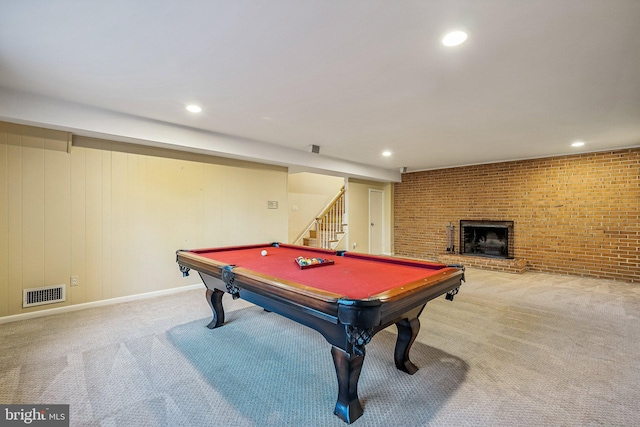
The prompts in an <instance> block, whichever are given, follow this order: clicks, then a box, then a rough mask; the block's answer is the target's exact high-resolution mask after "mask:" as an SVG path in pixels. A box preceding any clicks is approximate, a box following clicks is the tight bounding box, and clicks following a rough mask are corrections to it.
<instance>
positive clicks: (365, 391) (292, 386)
mask: <svg viewBox="0 0 640 427" xmlns="http://www.w3.org/2000/svg"><path fill="white" fill-rule="evenodd" d="M466 276H467V282H466V283H464V284H463V286H462V287H461V289H460V293H459V294H458V295H457V296H456V298H455V300H454V301H453V302H450V301H446V300H445V299H444V298H438V299H437V300H434V301H432V302H430V303H429V304H427V307H426V309H425V311H424V312H423V314H422V315H421V317H420V321H421V324H422V327H421V330H420V334H419V335H418V338H417V340H416V342H415V344H414V345H413V347H412V350H411V359H412V361H413V362H414V363H415V364H416V365H417V366H418V367H419V368H420V369H419V371H418V372H417V373H416V374H415V375H407V374H405V373H403V372H400V371H398V370H397V369H396V368H395V366H394V363H393V349H394V345H395V337H396V330H395V328H394V327H390V328H388V329H387V330H385V331H382V332H380V333H378V334H377V335H376V336H375V337H374V338H373V340H372V341H371V343H370V344H369V345H367V354H366V357H365V361H364V367H363V369H362V375H361V378H360V382H359V387H358V390H359V395H360V399H361V401H362V403H363V406H364V408H365V411H364V415H363V416H362V417H361V418H360V419H359V420H357V421H356V422H355V423H354V425H356V426H431V425H433V426H513V425H519V426H600V425H604V426H638V425H640V410H639V409H638V408H639V407H640V406H639V405H638V402H640V286H638V285H633V284H627V283H621V282H614V281H607V280H599V279H585V278H577V277H571V276H557V275H549V274H539V273H525V274H523V275H513V274H506V273H496V272H488V271H481V270H476V269H467V274H466ZM224 304H225V310H226V324H225V325H224V327H222V328H218V329H216V330H209V329H207V328H206V327H205V325H206V324H207V323H208V322H209V320H210V317H211V312H210V309H209V306H208V305H207V303H206V301H205V298H204V288H203V290H202V291H185V292H181V293H178V294H173V295H168V296H162V297H156V298H150V299H146V300H138V301H133V302H128V303H122V304H117V305H111V306H106V307H99V308H92V309H87V310H82V311H77V312H71V313H66V314H58V315H52V316H47V317H41V318H36V319H30V320H24V321H19V322H13V323H7V324H2V325H0V343H1V345H0V348H1V353H0V403H3V404H12V403H20V404H35V403H43V404H54V403H65V404H70V412H71V414H70V415H71V417H70V419H71V425H73V426H127V427H129V426H170V427H174V426H344V425H345V423H343V422H342V421H341V420H339V419H338V418H337V417H336V416H335V415H333V407H334V405H335V400H336V397H337V381H336V378H335V371H334V368H333V362H332V359H331V354H330V349H331V346H330V345H329V344H327V342H326V341H325V340H324V338H323V337H322V336H321V335H320V334H318V333H317V332H315V331H313V330H311V329H308V328H306V327H304V326H301V325H298V324H296V323H295V322H292V321H290V320H288V319H286V318H283V317H281V316H278V315H277V314H274V313H268V312H265V311H263V310H262V309H260V308H258V307H255V306H253V305H251V304H248V303H246V302H244V301H242V300H232V299H231V298H230V297H229V298H228V296H225V299H224Z"/></svg>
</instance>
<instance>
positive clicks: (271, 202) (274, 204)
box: [267, 200, 278, 209]
mask: <svg viewBox="0 0 640 427" xmlns="http://www.w3.org/2000/svg"><path fill="white" fill-rule="evenodd" d="M267 209H278V201H277V200H269V201H268V202H267Z"/></svg>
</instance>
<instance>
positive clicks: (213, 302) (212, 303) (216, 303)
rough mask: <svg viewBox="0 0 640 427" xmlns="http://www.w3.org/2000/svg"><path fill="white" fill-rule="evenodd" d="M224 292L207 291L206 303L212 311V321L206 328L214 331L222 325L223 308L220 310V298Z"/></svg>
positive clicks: (216, 290) (217, 290)
mask: <svg viewBox="0 0 640 427" xmlns="http://www.w3.org/2000/svg"><path fill="white" fill-rule="evenodd" d="M223 295H224V292H223V291H221V290H219V289H214V290H213V291H212V290H211V289H207V302H208V303H209V307H211V311H213V320H212V321H211V323H209V324H208V325H207V328H209V329H214V328H217V327H219V326H222V325H223V324H224V308H222V296H223Z"/></svg>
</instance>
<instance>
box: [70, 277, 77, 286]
mask: <svg viewBox="0 0 640 427" xmlns="http://www.w3.org/2000/svg"><path fill="white" fill-rule="evenodd" d="M78 282H79V280H78V276H71V286H78Z"/></svg>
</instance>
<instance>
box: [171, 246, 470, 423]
mask: <svg viewBox="0 0 640 427" xmlns="http://www.w3.org/2000/svg"><path fill="white" fill-rule="evenodd" d="M263 251H266V254H265V253H264V252H263ZM176 256H177V262H178V265H179V267H180V270H181V271H182V273H183V275H185V276H186V275H188V274H189V270H190V269H193V270H195V271H197V272H198V273H199V274H200V277H201V278H202V281H203V282H204V285H205V286H206V288H207V291H206V298H207V302H208V303H209V305H210V306H211V309H212V311H213V320H212V321H211V323H209V325H208V327H209V328H211V329H213V328H217V327H220V326H222V325H223V324H224V309H223V307H222V296H223V295H224V293H225V292H226V293H229V294H231V295H232V296H233V298H242V299H244V300H247V301H249V302H252V303H254V304H256V305H258V306H260V307H263V308H264V309H265V310H267V311H271V312H275V313H279V314H281V315H283V316H286V317H288V318H290V319H292V320H294V321H296V322H299V323H301V324H304V325H306V326H309V327H311V328H313V329H315V330H316V331H318V332H320V333H321V334H322V335H323V336H324V338H325V339H326V340H327V341H328V342H329V343H330V344H331V345H332V348H331V354H332V356H333V361H334V364H335V369H336V375H337V377H338V400H337V403H336V406H335V410H334V413H335V414H336V415H337V416H338V417H340V418H341V419H342V420H344V421H345V422H347V423H351V422H353V421H355V420H356V419H358V417H360V416H361V415H362V413H363V408H362V405H361V404H360V401H359V400H358V379H359V377H360V372H361V369H362V363H363V361H364V356H365V346H366V345H367V344H368V343H369V341H370V340H371V338H372V337H373V336H374V335H375V334H376V333H377V332H378V331H381V330H382V329H384V328H386V327H388V326H390V325H392V324H395V325H396V327H397V328H398V338H397V341H396V347H395V354H394V361H395V364H396V367H397V368H398V369H400V370H402V371H404V372H407V373H409V374H413V373H415V372H416V371H417V370H418V368H417V367H416V366H415V365H414V364H413V363H412V362H411V361H410V360H409V350H410V349H411V345H412V344H413V342H414V340H415V338H416V336H417V335H418V331H419V330H420V321H419V320H418V317H419V316H420V313H421V312H422V310H423V309H424V307H425V305H426V304H427V302H428V301H430V300H432V299H434V298H436V297H438V296H440V295H443V294H446V298H447V299H449V300H453V296H454V295H455V294H457V293H458V290H459V288H460V285H461V282H462V281H463V280H464V268H463V267H462V266H458V265H457V266H447V265H444V264H438V263H431V262H425V261H416V260H409V259H402V258H393V257H385V256H374V255H366V254H359V253H352V252H346V251H331V250H325V249H314V248H309V247H306V246H294V245H288V244H281V243H268V244H256V245H244V246H233V247H221V248H210V249H197V250H179V251H177V252H176ZM299 257H302V259H306V260H308V261H309V262H310V263H309V265H302V266H301V265H300V263H299V262H298V261H297V259H298V258H299ZM314 258H315V259H316V261H314V260H313V259H314ZM317 260H322V261H324V262H319V261H317ZM303 263H304V261H303Z"/></svg>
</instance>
